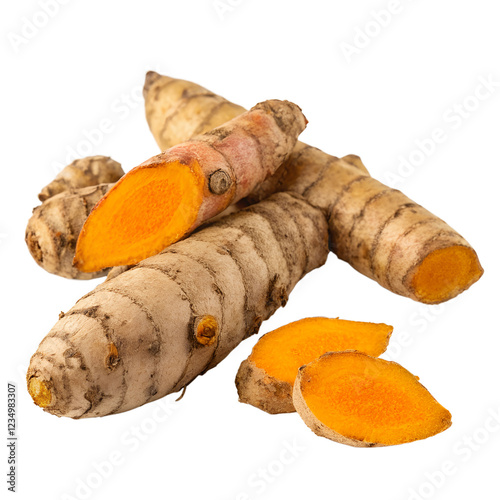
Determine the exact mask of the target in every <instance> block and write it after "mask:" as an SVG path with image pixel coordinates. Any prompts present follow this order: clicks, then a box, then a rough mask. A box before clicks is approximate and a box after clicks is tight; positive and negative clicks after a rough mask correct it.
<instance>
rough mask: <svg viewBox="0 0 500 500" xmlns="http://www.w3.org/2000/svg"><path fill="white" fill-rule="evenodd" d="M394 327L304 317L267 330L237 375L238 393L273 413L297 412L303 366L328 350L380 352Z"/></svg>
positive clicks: (244, 399)
mask: <svg viewBox="0 0 500 500" xmlns="http://www.w3.org/2000/svg"><path fill="white" fill-rule="evenodd" d="M391 333H392V326H388V325H384V324H376V323H362V322H359V321H347V320H342V319H330V318H304V319H301V320H299V321H294V322H293V323H290V324H288V325H285V326H282V327H281V328H278V329H277V330H274V331H272V332H269V333H267V334H266V335H264V336H263V337H261V338H260V339H259V341H258V342H257V343H256V344H255V346H254V348H253V350H252V354H250V356H249V357H248V358H247V359H246V360H244V361H243V363H241V366H240V368H239V370H238V373H237V375H236V387H237V389H238V396H239V398H240V401H241V402H243V403H248V404H251V405H253V406H255V407H257V408H260V409H261V410H264V411H266V412H268V413H273V414H275V413H291V412H294V411H295V407H294V406H293V401H292V391H293V384H294V382H295V378H296V376H297V372H298V369H299V368H300V367H301V366H303V365H305V364H307V363H310V362H311V361H314V360H315V359H317V358H319V357H320V356H321V355H322V354H325V353H326V352H329V351H345V350H348V349H356V350H358V351H361V352H364V353H366V354H369V355H371V356H375V357H377V356H380V355H381V354H382V353H383V352H385V350H386V349H387V345H388V343H389V338H390V336H391Z"/></svg>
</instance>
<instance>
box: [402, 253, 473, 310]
mask: <svg viewBox="0 0 500 500" xmlns="http://www.w3.org/2000/svg"><path fill="white" fill-rule="evenodd" d="M482 274H483V269H482V268H481V264H479V260H478V258H477V255H476V252H474V250H472V248H468V247H463V246H454V247H448V248H442V249H439V250H434V251H433V252H431V253H430V254H429V255H428V256H427V257H426V258H425V259H424V260H423V262H422V263H421V264H420V266H419V267H418V270H417V272H416V273H415V276H414V277H413V283H412V285H413V289H414V290H415V294H416V296H417V298H418V300H420V301H422V302H426V303H431V304H432V303H436V302H442V301H443V300H447V299H448V298H452V297H454V296H455V295H456V293H454V292H461V291H463V290H465V289H467V288H469V286H471V285H472V284H473V283H475V282H476V281H477V280H478V279H479V278H480V277H481V275H482Z"/></svg>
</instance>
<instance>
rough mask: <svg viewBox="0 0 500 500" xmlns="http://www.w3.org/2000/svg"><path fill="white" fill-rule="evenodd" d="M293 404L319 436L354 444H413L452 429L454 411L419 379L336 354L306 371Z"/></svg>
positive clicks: (385, 364) (379, 362)
mask: <svg viewBox="0 0 500 500" xmlns="http://www.w3.org/2000/svg"><path fill="white" fill-rule="evenodd" d="M293 402H294V405H295V408H296V409H297V412H298V413H299V415H300V416H301V417H302V419H303V420H304V422H305V423H306V424H307V425H308V426H309V427H310V428H311V430H312V431H313V432H314V433H316V434H317V435H318V436H323V437H326V438H328V439H332V440H333V441H337V442H339V443H343V444H348V445H350V446H357V447H370V446H389V445H395V444H402V443H409V442H411V441H416V440H419V439H425V438H428V437H430V436H434V435H435V434H438V433H440V432H443V431H444V430H446V429H447V428H448V427H450V425H451V414H450V412H449V411H448V410H446V409H445V408H443V407H442V406H441V405H440V404H439V403H438V402H437V401H436V400H435V399H434V398H433V397H432V395H431V394H430V393H429V391H428V390H427V389H426V388H425V387H424V386H423V385H422V384H420V382H419V381H418V377H416V376H414V375H412V374H411V373H410V372H409V371H408V370H406V369H405V368H403V367H402V366H401V365H399V364H397V363H394V362H390V361H385V360H383V359H378V358H373V357H371V356H368V355H366V354H363V353H360V352H356V351H346V352H330V353H327V354H325V355H323V356H321V357H320V358H319V359H317V360H315V361H313V362H312V363H309V364H308V365H306V366H303V367H301V368H300V370H299V374H298V376H297V378H296V380H295V385H294V389H293Z"/></svg>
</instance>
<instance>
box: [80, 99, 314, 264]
mask: <svg viewBox="0 0 500 500" xmlns="http://www.w3.org/2000/svg"><path fill="white" fill-rule="evenodd" d="M305 126H306V119H305V117H304V115H303V114H302V112H301V111H300V108H299V107H298V106H296V105H295V104H292V103H290V102H288V101H277V100H271V101H266V102H263V103H260V104H258V105H257V106H255V107H254V108H252V109H251V110H250V111H249V112H246V113H244V114H242V115H241V116H238V117H237V118H235V119H233V120H231V121H230V122H228V123H226V124H225V125H223V126H221V127H219V128H217V129H214V130H211V131H210V132H207V133H206V134H204V135H203V136H199V137H196V138H195V139H194V140H191V141H189V142H186V143H183V144H180V145H178V146H174V147H172V148H170V149H169V150H167V151H165V152H163V153H162V154H160V155H157V156H155V157H153V158H151V159H150V160H148V161H146V162H144V163H143V164H141V165H139V166H138V167H136V168H134V169H133V170H131V171H130V172H129V173H128V174H126V175H125V176H124V177H122V178H121V179H120V180H119V181H118V182H117V183H116V184H115V186H114V187H113V188H112V189H111V190H110V191H109V192H108V193H107V194H106V195H105V196H104V197H103V199H102V200H101V201H100V202H99V203H98V204H97V205H96V206H95V208H94V210H93V211H92V212H91V214H90V216H89V217H88V219H87V221H86V222H85V224H84V226H83V229H82V232H81V234H80V237H79V238H78V242H77V247H76V254H75V260H74V264H75V265H76V267H77V268H78V269H79V270H80V271H85V272H92V271H97V270H99V269H102V268H104V267H110V266H122V265H129V264H135V263H137V262H139V261H141V260H143V259H145V258H147V257H150V256H152V255H155V254H157V253H158V252H160V251H161V250H163V249H164V248H166V247H167V246H169V245H170V244H172V243H175V242H176V241H178V240H179V239H180V238H182V237H183V236H184V235H186V234H188V233H190V232H191V231H193V230H194V229H196V228H197V227H198V226H200V225H201V224H202V223H203V222H205V221H207V220H208V219H210V218H212V217H214V216H215V215H217V214H219V213H220V212H222V211H223V210H224V209H226V208H227V207H228V206H229V205H231V204H232V203H235V202H237V201H239V200H240V199H242V198H244V197H246V196H247V195H248V194H249V193H250V192H251V191H252V190H253V189H254V188H255V186H257V185H258V184H260V183H261V182H262V181H263V180H264V179H266V178H267V177H268V176H270V175H272V174H273V173H274V172H275V171H276V170H277V169H278V167H279V166H280V165H281V164H282V163H283V162H284V161H285V160H286V158H287V157H288V155H289V154H290V153H291V151H292V149H293V147H294V145H295V143H296V141H297V137H298V135H299V134H300V132H302V130H304V128H305Z"/></svg>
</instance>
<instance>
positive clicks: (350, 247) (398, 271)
mask: <svg viewBox="0 0 500 500" xmlns="http://www.w3.org/2000/svg"><path fill="white" fill-rule="evenodd" d="M144 97H145V101H146V118H147V120H148V123H149V126H150V129H151V131H152V133H153V136H154V137H155V139H156V141H157V143H158V144H159V146H160V147H161V148H165V147H168V146H170V145H171V144H172V143H175V142H177V141H181V140H185V139H187V138H188V137H189V136H190V135H191V134H194V133H203V132H204V131H206V130H207V127H212V126H217V125H218V124H220V123H222V122H223V120H225V119H226V118H227V117H228V116H236V115H237V114H238V113H241V112H243V108H241V106H238V105H236V104H233V103H231V102H229V101H226V100H225V99H223V98H222V97H220V96H218V95H215V94H213V93H212V92H210V91H208V90H206V89H204V88H203V87H201V86H199V85H196V84H194V83H191V82H187V81H183V80H177V79H174V78H169V77H166V76H161V75H158V74H157V73H155V72H151V71H150V72H149V73H148V74H147V75H146V82H145V86H144ZM219 113H220V117H219ZM184 134H187V135H184ZM277 191H293V192H296V193H299V194H301V195H303V196H304V197H305V198H306V199H307V200H308V201H309V202H310V203H311V204H313V205H314V206H317V207H319V208H321V209H322V210H323V211H324V213H325V215H326V216H327V218H328V221H329V231H330V247H331V250H332V251H333V252H334V253H336V254H337V256H338V257H339V258H340V259H342V260H345V261H346V262H348V263H349V264H350V265H351V266H352V267H354V268H355V269H357V270H358V271H359V272H361V273H363V274H364V275H365V276H368V277H369V278H371V279H373V280H375V281H377V282H378V283H379V284H380V285H382V286H383V287H385V288H387V289H388V290H391V291H392V292H394V293H397V294H400V295H403V296H405V297H409V298H411V299H413V300H417V301H420V302H424V303H428V304H437V303H440V302H444V301H446V300H449V299H451V298H453V297H455V296H456V295H458V294H459V293H461V292H463V291H464V290H466V289H467V288H469V287H470V286H471V285H472V284H473V283H475V282H476V281H477V280H478V279H479V278H480V277H481V275H482V273H483V269H482V267H481V264H480V263H479V260H478V257H477V255H476V252H475V251H474V249H473V248H472V247H471V246H470V244H469V243H468V242H467V241H466V240H465V239H464V238H462V236H460V235H459V234H458V233H457V232H456V231H455V230H453V229H452V228H451V227H450V226H448V225H447V224H446V223H445V222H443V221H442V220H441V219H439V218H438V217H436V216H435V215H433V214H432V213H430V212H428V211H427V210H425V209H424V208H423V207H421V206H420V205H418V204H416V203H415V202H413V201H412V200H410V199H409V198H408V197H406V196H405V195H404V194H403V193H401V192H400V191H397V190H395V189H390V188H388V187H387V186H385V185H384V184H382V183H381V182H379V181H377V180H375V179H373V178H372V177H370V175H369V174H368V171H367V170H366V168H365V167H364V165H363V164H362V162H361V160H360V159H359V157H356V156H355V155H349V157H345V158H343V159H338V158H336V157H334V156H330V155H328V154H326V153H324V152H322V151H320V150H319V149H316V148H313V147H311V146H308V145H306V144H304V143H301V142H297V145H296V147H295V149H294V151H293V153H292V154H291V155H290V157H289V159H288V161H287V162H285V163H284V164H283V166H282V167H281V168H280V169H278V171H277V172H276V174H274V175H273V176H271V177H269V178H268V179H266V180H265V181H264V182H263V183H261V184H260V185H258V186H257V187H256V188H255V189H254V190H253V192H252V193H251V194H250V195H249V201H250V202H252V203H253V202H256V201H259V200H262V199H264V198H266V197H267V196H269V195H270V194H271V193H274V192H277Z"/></svg>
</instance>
